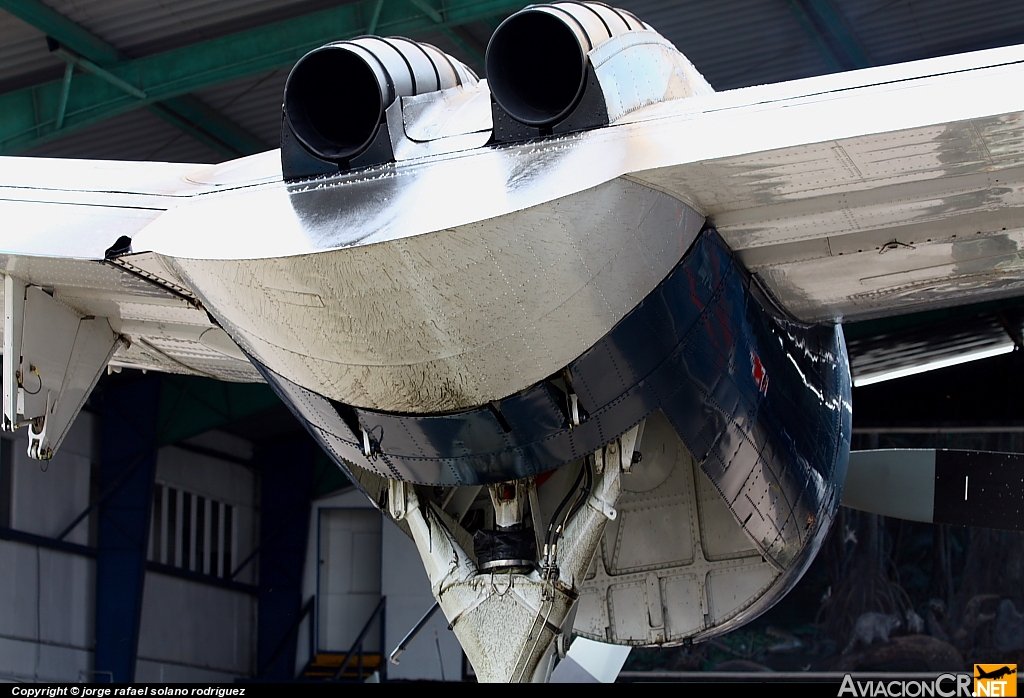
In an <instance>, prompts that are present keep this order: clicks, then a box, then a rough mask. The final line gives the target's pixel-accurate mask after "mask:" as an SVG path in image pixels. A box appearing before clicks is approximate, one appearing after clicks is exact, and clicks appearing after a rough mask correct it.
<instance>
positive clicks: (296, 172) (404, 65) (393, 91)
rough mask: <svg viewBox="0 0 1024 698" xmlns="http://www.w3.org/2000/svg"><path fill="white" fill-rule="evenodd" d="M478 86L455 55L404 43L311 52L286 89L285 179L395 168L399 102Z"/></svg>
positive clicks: (369, 42)
mask: <svg viewBox="0 0 1024 698" xmlns="http://www.w3.org/2000/svg"><path fill="white" fill-rule="evenodd" d="M476 82H477V76H476V75H475V74H474V73H473V71H472V70H470V69H469V68H468V67H466V66H465V65H463V64H462V63H460V62H459V61H457V60H455V59H454V58H452V57H451V56H448V55H447V54H445V53H443V52H442V51H439V50H438V49H436V48H434V47H433V46H430V45H429V44H422V43H419V42H416V41H412V40H410V39H405V38H401V37H389V38H381V37H376V36H364V37H360V38H358V39H353V40H351V41H339V42H336V43H332V44H327V45H326V46H321V47H320V48H318V49H315V50H313V51H310V52H309V53H307V54H306V55H305V56H303V57H302V58H301V59H300V60H299V62H298V63H296V64H295V66H294V67H293V68H292V71H291V73H290V74H289V75H288V80H287V82H286V83H285V88H284V115H283V120H282V127H281V163H282V167H283V169H284V176H285V179H289V180H290V179H298V178H302V177H309V176H314V175H319V174H329V173H333V172H339V171H344V170H347V169H350V168H354V167H367V166H370V165H377V164H382V163H385V162H390V161H392V160H393V159H394V154H393V152H392V148H391V137H390V133H389V131H388V127H387V119H386V112H387V109H388V108H389V107H390V106H391V105H392V104H394V103H395V101H396V100H398V99H400V98H401V97H408V96H412V95H418V94H424V93H427V92H435V91H437V90H444V89H447V88H450V87H456V86H458V85H472V84H475V83H476Z"/></svg>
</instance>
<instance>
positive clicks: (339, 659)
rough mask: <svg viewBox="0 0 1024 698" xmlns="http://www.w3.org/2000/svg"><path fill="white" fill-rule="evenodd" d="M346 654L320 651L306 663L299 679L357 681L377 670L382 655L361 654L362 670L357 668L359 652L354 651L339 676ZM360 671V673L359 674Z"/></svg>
mask: <svg viewBox="0 0 1024 698" xmlns="http://www.w3.org/2000/svg"><path fill="white" fill-rule="evenodd" d="M346 656H347V655H346V654H345V653H344V652H320V653H319V654H317V655H316V657H314V658H313V659H312V661H310V662H309V663H308V664H306V667H305V668H304V669H303V670H302V673H301V674H299V678H301V679H309V680H314V681H315V680H318V679H319V680H322V681H335V680H338V679H340V680H342V681H359V680H362V679H365V678H366V677H367V676H370V675H371V674H373V672H375V671H378V670H379V669H380V667H381V662H382V660H383V657H381V655H380V654H377V653H373V654H369V653H368V654H363V655H362V661H363V666H362V672H360V670H359V659H360V657H359V653H358V652H356V653H355V654H354V655H353V657H352V660H351V661H350V662H348V664H347V666H346V667H345V670H344V671H343V672H342V674H341V676H337V674H338V669H339V668H341V665H342V664H344V663H345V658H346ZM360 673H361V674H362V675H360Z"/></svg>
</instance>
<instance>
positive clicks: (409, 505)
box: [388, 429, 637, 682]
mask: <svg viewBox="0 0 1024 698" xmlns="http://www.w3.org/2000/svg"><path fill="white" fill-rule="evenodd" d="M636 436H637V429H633V430H631V431H630V432H628V433H627V434H625V435H624V436H623V437H622V438H621V439H618V440H616V441H614V442H612V443H610V444H608V445H607V446H605V447H604V448H602V449H601V450H599V451H596V452H595V453H593V454H592V455H591V456H589V457H588V458H587V461H588V462H587V463H586V464H585V465H584V467H585V468H588V469H589V472H588V475H587V477H588V479H589V485H590V486H589V487H585V488H584V489H583V490H582V491H581V492H580V494H579V495H577V497H576V501H575V502H573V504H572V506H570V507H569V508H568V510H567V513H565V516H564V520H561V521H558V516H557V515H556V516H553V517H552V518H553V519H554V520H555V521H554V523H553V525H552V527H550V528H549V531H548V536H547V538H546V540H545V541H544V545H543V548H542V549H541V550H540V551H537V552H539V553H540V555H539V556H538V557H539V559H538V560H535V561H525V560H522V559H509V560H507V561H504V562H503V564H499V565H488V567H489V569H480V567H483V566H484V565H483V564H481V565H479V566H478V564H477V562H476V561H474V557H475V556H471V555H470V554H468V553H467V552H466V550H465V549H464V548H463V547H462V546H461V545H460V544H459V542H458V540H457V534H456V532H455V529H456V527H457V526H458V524H457V523H456V522H454V521H453V520H452V518H451V517H449V516H447V515H446V514H445V513H444V511H443V510H442V509H441V508H440V507H438V506H437V505H436V504H434V503H433V502H430V501H422V500H421V499H420V498H419V497H418V496H417V494H416V492H415V490H414V489H413V487H412V485H409V484H407V483H404V482H399V481H395V480H392V481H390V484H389V492H388V507H389V513H390V515H391V516H392V518H394V519H395V520H396V521H404V522H405V523H406V524H407V525H408V526H409V529H410V531H411V533H412V537H413V540H414V541H415V543H416V548H417V550H418V551H419V553H420V557H421V558H422V560H423V564H424V567H425V568H426V571H427V576H428V577H429V578H430V584H431V591H432V592H433V594H434V597H435V598H436V599H437V601H438V603H439V604H440V606H441V610H442V611H444V614H445V616H446V617H447V618H448V622H449V623H450V624H451V626H452V629H453V630H454V631H455V635H456V637H458V639H459V642H460V643H461V644H462V648H463V650H464V651H465V652H466V656H467V657H468V658H469V661H470V662H471V663H472V665H473V668H474V670H475V671H476V675H477V678H478V679H479V680H480V681H481V682H526V681H536V680H539V681H544V680H545V679H546V678H547V677H548V675H549V674H550V665H551V655H550V652H549V650H550V649H551V647H552V644H553V643H554V642H555V640H556V639H557V638H559V637H560V636H561V635H562V634H563V632H569V631H571V627H570V628H564V625H565V624H566V619H567V617H569V614H570V612H571V611H572V609H573V606H574V604H575V603H576V600H577V598H578V597H579V585H580V583H581V582H582V581H583V578H584V575H585V574H586V572H587V568H588V567H589V566H590V562H591V560H592V559H593V557H594V553H595V552H596V550H597V546H598V543H599V542H600V539H601V535H602V534H603V532H604V527H605V524H606V523H607V522H608V521H609V520H611V519H614V518H615V516H616V511H615V503H616V501H617V500H618V497H619V492H620V475H621V473H622V472H627V471H628V470H629V467H630V466H631V464H632V456H633V447H634V444H635V442H636ZM533 487H534V484H533V481H532V479H530V480H528V481H519V482H515V483H502V484H500V485H496V486H492V487H491V488H490V494H491V500H492V502H493V504H494V508H495V515H496V516H495V522H496V525H497V526H498V528H499V530H500V529H501V527H502V526H504V527H505V528H506V529H508V530H512V529H513V527H515V526H517V525H521V521H522V513H523V512H522V509H523V507H522V504H521V502H522V501H525V500H527V499H528V500H530V501H531V502H534V501H536V496H535V492H534V493H531V492H530V489H531V488H533ZM569 494H572V492H570V493H569ZM462 538H463V540H465V537H464V536H462ZM531 547H532V546H531ZM526 562H530V563H532V566H526V565H525V564H524V563H526ZM542 660H544V661H542Z"/></svg>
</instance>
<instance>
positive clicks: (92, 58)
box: [0, 0, 270, 157]
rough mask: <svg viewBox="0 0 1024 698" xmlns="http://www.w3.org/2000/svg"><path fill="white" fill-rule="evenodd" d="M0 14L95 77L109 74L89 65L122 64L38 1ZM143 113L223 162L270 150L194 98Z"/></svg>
mask: <svg viewBox="0 0 1024 698" xmlns="http://www.w3.org/2000/svg"><path fill="white" fill-rule="evenodd" d="M0 9H3V10H6V11H7V12H9V13H10V14H12V15H14V16H15V17H18V18H19V19H21V20H22V21H23V22H26V23H28V24H30V25H32V26H34V27H35V28H36V29H39V30H40V31H42V32H44V33H46V35H47V38H48V40H50V39H52V42H49V43H56V44H57V45H59V46H60V47H61V48H59V49H58V52H60V51H64V49H67V51H66V52H65V53H70V54H72V55H73V56H74V60H69V58H68V56H67V55H63V56H61V57H62V58H63V59H64V60H65V61H68V62H69V64H70V63H74V64H76V65H79V67H81V68H82V69H83V70H87V71H89V72H93V73H95V74H97V75H103V74H105V75H110V73H109V72H106V73H97V72H96V71H93V70H90V69H89V67H88V66H89V65H92V66H93V67H97V68H99V69H100V70H102V69H103V68H109V67H110V66H112V65H116V64H117V63H120V62H124V61H127V60H128V56H126V55H125V54H124V53H122V52H121V51H119V50H118V49H117V48H116V47H115V46H112V45H111V44H109V43H107V42H106V41H104V40H103V39H101V38H99V37H98V36H96V35H94V34H92V33H91V32H89V31H88V30H87V29H85V28H84V27H81V26H79V25H78V24H75V23H74V22H72V21H71V20H69V19H68V18H67V17H64V16H63V15H61V14H59V13H58V12H56V11H54V10H53V9H51V8H50V7H48V6H46V5H44V4H43V3H41V2H39V1H38V0H0ZM86 64H88V65H86ZM70 80H71V77H70V73H69V72H68V71H67V70H65V73H64V82H63V85H62V87H63V89H64V90H65V91H64V92H62V95H63V96H64V98H63V99H62V100H61V102H60V104H61V105H64V107H66V105H67V101H66V96H67V89H68V88H70ZM115 84H116V83H115ZM130 87H131V86H130ZM122 89H124V88H123V87H122ZM132 89H135V88H134V87H132ZM128 91H129V92H130V90H128ZM148 108H149V110H150V111H151V112H153V113H154V114H156V115H157V116H159V117H160V118H161V119H164V120H165V121H167V122H169V123H170V124H172V125H174V126H175V127H177V128H178V129H180V130H182V131H184V132H185V133H187V134H188V135H190V136H191V137H193V138H195V139H196V140H198V141H199V142H201V143H203V144H204V145H206V146H207V147H209V148H211V149H213V150H215V151H216V152H218V153H220V154H221V155H225V156H227V157H238V156H239V155H251V154H253V153H259V152H262V151H264V150H267V149H269V148H270V146H269V145H268V144H266V143H264V142H263V141H261V140H260V139H259V138H257V137H256V136H254V135H252V134H251V133H249V132H248V131H246V130H245V129H243V128H242V127H241V126H239V125H238V124H236V123H234V122H233V121H231V120H230V119H228V118H227V117H225V116H223V115H222V114H220V113H218V112H216V111H215V110H214V109H211V108H210V107H208V106H206V105H205V104H204V103H203V102H202V101H200V100H199V99H197V98H195V97H191V96H184V97H180V98H177V99H175V100H172V101H170V102H167V103H164V104H160V105H150V106H149V107H148ZM64 115H65V109H64V108H63V107H60V106H59V107H58V110H57V119H56V120H55V123H54V126H55V130H57V131H61V130H62V128H63V126H64Z"/></svg>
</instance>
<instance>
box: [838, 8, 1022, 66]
mask: <svg viewBox="0 0 1024 698" xmlns="http://www.w3.org/2000/svg"><path fill="white" fill-rule="evenodd" d="M836 7H837V9H839V11H840V12H841V13H842V15H843V17H844V18H845V20H846V22H847V25H848V26H849V27H850V29H851V30H852V31H853V33H854V35H855V36H856V37H857V39H858V41H859V42H860V44H861V46H863V47H864V49H865V51H866V52H867V53H868V56H869V57H870V58H871V59H872V62H873V63H876V64H879V65H881V64H887V63H900V62H903V61H910V60H917V59H921V58H928V57H932V56H937V55H947V54H953V53H962V52H964V51H970V50H975V49H977V48H981V47H987V46H994V45H1004V44H1006V43H1008V41H1007V40H1008V39H1009V40H1010V41H1009V43H1012V42H1013V41H1012V39H1013V37H1012V35H1013V34H1016V35H1017V38H1016V41H1024V5H1022V4H1021V3H1020V2H1012V1H1010V2H1008V1H1007V0H972V1H971V2H963V0H930V1H929V2H912V1H910V0H903V1H901V2H891V0H888V1H887V0H843V1H842V2H836Z"/></svg>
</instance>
